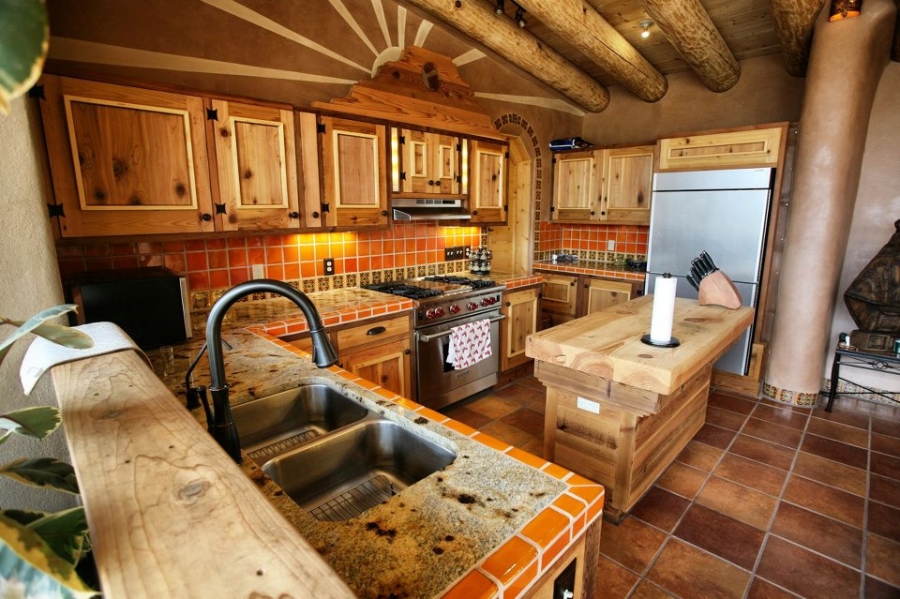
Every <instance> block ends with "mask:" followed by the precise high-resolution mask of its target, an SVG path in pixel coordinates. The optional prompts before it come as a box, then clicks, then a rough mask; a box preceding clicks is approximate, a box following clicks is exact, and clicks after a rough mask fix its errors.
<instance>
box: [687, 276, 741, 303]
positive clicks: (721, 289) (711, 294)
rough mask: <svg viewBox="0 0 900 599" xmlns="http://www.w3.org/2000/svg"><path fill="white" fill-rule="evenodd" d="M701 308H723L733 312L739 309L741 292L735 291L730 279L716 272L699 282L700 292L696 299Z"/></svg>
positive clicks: (735, 288)
mask: <svg viewBox="0 0 900 599" xmlns="http://www.w3.org/2000/svg"><path fill="white" fill-rule="evenodd" d="M697 299H698V301H699V302H700V305H701V306H706V305H710V304H712V305H715V306H724V307H725V308H729V309H731V310H734V309H735V308H740V307H741V292H740V291H738V290H737V287H735V286H734V283H732V282H731V279H730V278H729V277H728V275H726V274H725V273H724V272H722V271H721V270H716V271H713V272H711V273H709V274H708V275H706V276H705V277H703V280H702V281H700V290H699V295H698V297H697Z"/></svg>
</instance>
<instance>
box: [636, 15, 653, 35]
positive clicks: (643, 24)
mask: <svg viewBox="0 0 900 599" xmlns="http://www.w3.org/2000/svg"><path fill="white" fill-rule="evenodd" d="M638 24H639V25H640V26H641V29H643V31H641V37H642V38H644V39H647V38H648V37H650V28H651V27H653V21H651V20H650V19H645V20H643V21H641V22H640V23H638Z"/></svg>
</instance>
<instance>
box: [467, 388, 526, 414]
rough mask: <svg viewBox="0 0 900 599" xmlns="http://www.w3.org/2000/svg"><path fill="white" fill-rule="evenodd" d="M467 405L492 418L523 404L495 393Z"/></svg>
mask: <svg viewBox="0 0 900 599" xmlns="http://www.w3.org/2000/svg"><path fill="white" fill-rule="evenodd" d="M465 407H467V408H469V409H470V410H472V411H473V412H478V413H479V414H483V415H485V416H487V417H488V418H491V419H497V418H502V417H503V416H506V415H507V414H509V413H510V412H515V411H516V410H518V409H519V408H520V407H521V406H520V405H519V404H518V403H516V402H515V401H513V400H511V399H505V398H503V397H497V396H496V395H494V394H491V395H486V396H485V397H482V398H480V399H476V400H475V401H473V402H471V403H468V404H466V405H465Z"/></svg>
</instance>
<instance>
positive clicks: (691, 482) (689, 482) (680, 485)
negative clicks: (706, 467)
mask: <svg viewBox="0 0 900 599" xmlns="http://www.w3.org/2000/svg"><path fill="white" fill-rule="evenodd" d="M707 476H708V474H707V473H706V472H703V471H702V470H697V469H695V468H691V467H690V466H685V465H684V464H681V463H679V462H673V463H672V465H671V466H669V467H668V468H667V469H666V471H665V472H663V475H662V476H661V477H660V478H659V480H658V481H656V484H657V485H658V486H660V487H662V488H663V489H668V490H669V491H672V492H673V493H677V494H678V495H681V496H682V497H687V498H688V499H693V498H694V497H696V496H697V492H698V491H699V490H700V487H702V486H703V483H704V482H705V481H706V477H707Z"/></svg>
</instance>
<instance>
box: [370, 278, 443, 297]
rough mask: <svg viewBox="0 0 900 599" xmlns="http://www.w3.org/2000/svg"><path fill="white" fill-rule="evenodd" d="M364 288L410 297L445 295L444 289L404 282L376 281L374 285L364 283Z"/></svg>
mask: <svg viewBox="0 0 900 599" xmlns="http://www.w3.org/2000/svg"><path fill="white" fill-rule="evenodd" d="M363 288H365V289H370V290H372V291H380V292H381V293H391V294H393V295H399V296H401V297H408V298H410V299H425V298H429V297H437V296H439V295H443V293H444V292H443V291H441V290H440V289H434V288H425V287H420V286H418V285H410V284H408V283H403V282H392V283H374V284H372V285H363Z"/></svg>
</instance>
